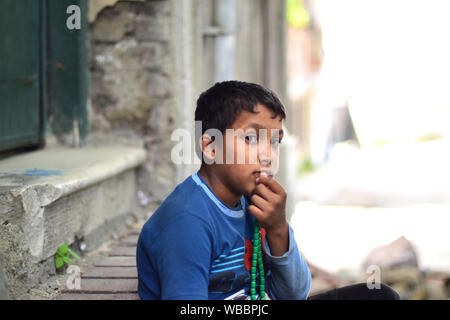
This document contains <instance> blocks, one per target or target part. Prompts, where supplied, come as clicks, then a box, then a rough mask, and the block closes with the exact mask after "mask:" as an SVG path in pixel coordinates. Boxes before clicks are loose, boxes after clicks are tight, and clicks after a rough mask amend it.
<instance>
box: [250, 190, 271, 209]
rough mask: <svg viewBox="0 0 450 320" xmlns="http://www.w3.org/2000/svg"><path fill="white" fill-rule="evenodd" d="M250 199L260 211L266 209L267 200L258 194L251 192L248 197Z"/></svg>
mask: <svg viewBox="0 0 450 320" xmlns="http://www.w3.org/2000/svg"><path fill="white" fill-rule="evenodd" d="M250 200H251V201H252V204H253V205H254V206H256V207H258V209H260V210H261V211H264V210H266V209H267V206H268V205H269V202H268V201H266V200H265V199H264V198H263V197H261V196H260V195H258V194H253V195H252V196H251V197H250Z"/></svg>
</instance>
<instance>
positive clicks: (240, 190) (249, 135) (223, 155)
mask: <svg viewBox="0 0 450 320" xmlns="http://www.w3.org/2000/svg"><path fill="white" fill-rule="evenodd" d="M255 112H256V113H251V112H248V111H242V112H241V113H240V114H239V115H238V116H237V118H236V120H235V121H234V123H233V124H232V126H231V128H229V129H227V130H226V132H225V134H224V135H223V145H224V146H225V148H223V149H222V148H220V146H217V147H216V150H215V152H214V153H215V155H214V156H215V160H216V164H214V166H215V168H214V170H216V173H217V174H218V175H219V176H220V178H221V180H222V182H223V183H224V185H225V186H226V187H227V188H228V189H229V190H230V191H231V192H233V193H235V194H236V195H239V196H240V195H248V196H250V195H251V194H252V193H253V191H254V189H255V187H256V178H257V177H258V176H259V175H260V174H261V172H263V174H264V173H269V174H270V175H274V174H275V173H276V171H277V169H278V158H279V142H280V141H281V139H282V138H283V130H282V120H281V117H280V116H276V117H275V118H273V116H274V113H273V111H271V110H270V109H268V108H267V107H265V106H264V105H261V104H258V105H257V106H256V107H255ZM230 129H232V130H230ZM220 160H221V161H220Z"/></svg>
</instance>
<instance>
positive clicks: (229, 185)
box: [136, 81, 311, 300]
mask: <svg viewBox="0 0 450 320" xmlns="http://www.w3.org/2000/svg"><path fill="white" fill-rule="evenodd" d="M285 117H286V114H285V111H284V106H283V105H282V103H281V102H280V100H279V99H278V98H277V96H276V95H275V94H274V93H273V92H271V91H270V90H268V89H266V88H263V87H261V86H259V85H257V84H252V83H246V82H239V81H226V82H221V83H216V84H215V85H214V86H213V87H211V88H210V89H208V90H207V91H205V92H204V93H202V94H201V95H200V97H199V99H198V101H197V109H196V111H195V120H196V121H201V124H202V127H201V132H196V137H197V138H198V139H197V140H196V142H197V145H196V151H197V154H198V155H199V156H200V158H201V159H202V164H201V167H200V170H199V171H198V172H196V173H194V174H192V175H191V176H189V177H188V178H187V179H185V180H184V181H183V182H182V183H180V184H179V185H178V186H177V187H176V188H175V190H173V191H172V193H171V194H170V195H169V196H168V197H167V198H166V199H165V200H164V201H163V203H162V204H161V205H160V206H159V208H158V209H157V210H156V211H155V213H154V214H153V215H152V216H151V217H150V219H149V220H148V221H147V222H146V224H145V225H144V227H143V228H142V231H141V234H140V236H139V240H138V245H137V252H136V259H137V268H138V278H139V287H138V292H139V296H140V298H141V299H177V300H185V299H186V300H187V299H227V298H228V299H230V298H233V299H245V298H248V297H250V296H251V297H252V298H255V297H256V298H257V299H259V298H265V299H306V298H307V296H308V293H309V289H310V284H311V274H310V271H309V269H308V267H307V265H306V262H305V260H304V259H303V257H302V256H301V254H300V252H299V250H298V248H297V245H296V241H295V239H294V235H293V231H292V228H291V227H290V226H289V224H288V222H287V221H286V213H285V203H286V192H285V191H284V189H283V187H282V186H281V185H280V184H279V183H278V182H277V181H276V179H275V178H273V177H272V174H273V173H274V168H276V166H277V163H278V145H279V143H280V142H281V140H282V138H283V130H282V121H283V119H285ZM227 129H233V130H234V131H231V130H227ZM210 132H213V133H214V132H215V133H220V134H215V135H214V134H210ZM230 132H232V133H230ZM230 159H231V161H230ZM242 160H244V161H242ZM264 173H266V174H264ZM255 226H256V229H255ZM259 228H260V229H259ZM254 230H255V232H254ZM258 230H260V232H258ZM254 236H260V237H261V240H257V239H256V240H254V238H253V237H254ZM254 247H255V248H254ZM258 247H260V248H261V250H258ZM254 249H255V250H254ZM253 253H255V254H253ZM255 257H256V258H255ZM256 261H259V267H256V265H257V262H256ZM261 263H262V264H261ZM252 264H253V265H252Z"/></svg>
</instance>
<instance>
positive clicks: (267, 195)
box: [254, 183, 275, 202]
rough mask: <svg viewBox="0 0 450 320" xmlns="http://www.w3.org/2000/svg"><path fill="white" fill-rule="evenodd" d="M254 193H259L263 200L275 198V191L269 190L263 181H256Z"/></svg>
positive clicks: (269, 200)
mask: <svg viewBox="0 0 450 320" xmlns="http://www.w3.org/2000/svg"><path fill="white" fill-rule="evenodd" d="M254 194H258V195H260V196H261V197H262V198H264V200H266V201H268V202H271V201H274V200H275V193H274V192H273V191H272V190H270V189H269V188H268V187H267V186H266V185H265V184H264V183H258V184H257V185H256V188H255V191H254Z"/></svg>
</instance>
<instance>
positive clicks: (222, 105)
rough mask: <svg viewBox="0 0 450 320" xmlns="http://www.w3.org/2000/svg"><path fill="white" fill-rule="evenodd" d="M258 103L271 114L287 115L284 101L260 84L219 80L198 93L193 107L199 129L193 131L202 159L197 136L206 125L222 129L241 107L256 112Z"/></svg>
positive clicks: (227, 125)
mask: <svg viewBox="0 0 450 320" xmlns="http://www.w3.org/2000/svg"><path fill="white" fill-rule="evenodd" d="M257 104H262V105H264V106H265V107H267V108H269V109H270V110H272V111H273V113H274V116H273V117H274V118H275V117H277V116H281V119H285V118H286V113H285V109H284V106H283V103H282V102H281V101H280V99H279V98H278V97H277V95H276V94H275V93H274V92H273V91H271V90H269V89H267V88H264V87H263V86H261V85H258V84H255V83H249V82H243V81H223V82H218V83H216V84H215V85H214V86H212V87H211V88H209V89H208V90H206V91H204V92H203V93H202V94H200V97H199V98H198V100H197V108H196V109H195V121H201V123H202V132H197V131H198V130H197V127H196V132H195V146H196V153H197V155H198V156H199V157H200V159H202V154H201V151H200V148H199V146H198V140H199V138H200V136H201V135H202V134H203V133H205V131H206V130H208V129H218V130H219V131H220V132H222V133H225V129H227V128H230V127H231V125H232V124H233V123H234V121H235V120H236V118H237V116H238V115H239V114H240V113H241V112H242V111H248V112H253V113H255V111H254V109H255V107H256V105H257Z"/></svg>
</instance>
